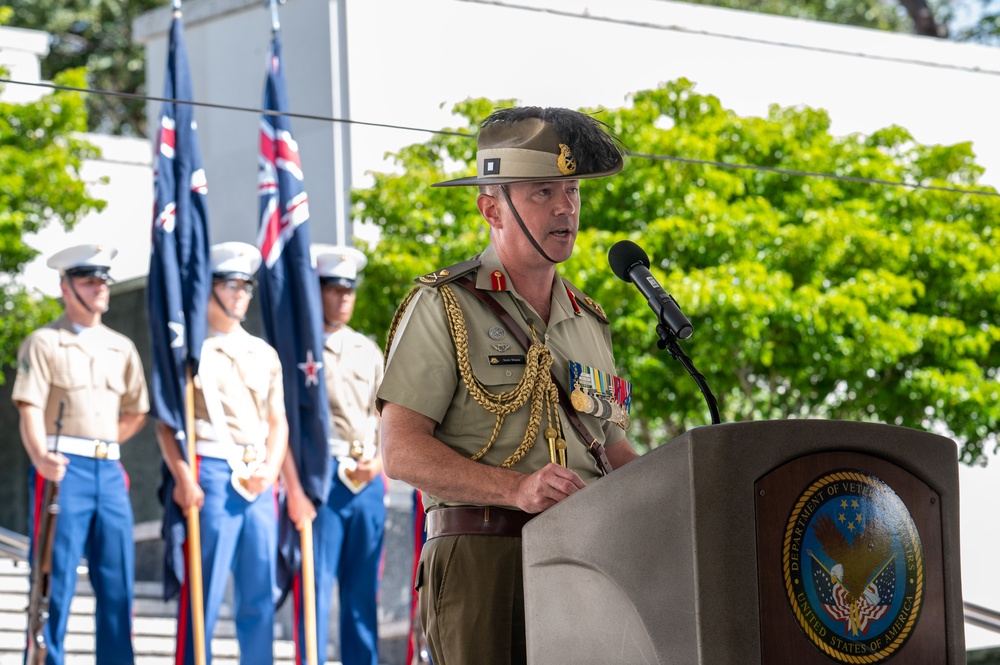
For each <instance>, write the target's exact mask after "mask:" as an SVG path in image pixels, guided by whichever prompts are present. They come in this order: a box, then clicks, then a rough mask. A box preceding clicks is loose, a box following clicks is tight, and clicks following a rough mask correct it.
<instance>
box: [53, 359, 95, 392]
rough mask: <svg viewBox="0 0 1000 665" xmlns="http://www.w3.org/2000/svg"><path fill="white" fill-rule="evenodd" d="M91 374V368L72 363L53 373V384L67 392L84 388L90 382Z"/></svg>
mask: <svg viewBox="0 0 1000 665" xmlns="http://www.w3.org/2000/svg"><path fill="white" fill-rule="evenodd" d="M89 374H90V372H89V368H83V367H75V366H72V365H71V366H70V367H65V368H62V369H60V370H59V371H57V372H55V373H54V374H53V375H52V385H53V386H54V387H56V388H59V389H61V390H63V391H65V392H71V391H73V390H82V389H84V388H86V387H88V386H89V384H90V376H89Z"/></svg>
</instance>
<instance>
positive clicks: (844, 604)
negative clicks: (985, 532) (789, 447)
mask: <svg viewBox="0 0 1000 665" xmlns="http://www.w3.org/2000/svg"><path fill="white" fill-rule="evenodd" d="M782 567H783V570H784V582H785V591H786V593H787V595H788V602H789V603H790V604H791V609H792V613H793V614H794V615H795V620H796V622H797V623H798V626H799V628H800V629H801V630H802V632H803V633H805V635H806V637H807V638H808V639H809V641H810V642H811V643H812V644H813V646H815V647H816V648H817V649H819V650H820V651H821V652H823V653H824V654H826V655H827V656H828V657H829V658H831V659H833V660H836V661H839V662H842V663H878V662H881V661H883V660H886V659H887V658H889V657H890V656H892V655H893V654H895V653H896V652H897V651H899V649H900V648H902V646H903V644H904V643H905V642H906V640H907V639H909V637H910V635H912V633H913V629H914V626H915V625H916V622H917V618H918V617H919V615H920V606H921V601H922V600H923V596H924V556H923V549H922V548H921V545H920V536H919V535H918V533H917V529H916V526H915V525H914V523H913V519H912V518H911V517H910V513H909V511H908V510H907V509H906V506H905V505H904V504H903V502H902V500H900V498H899V497H898V496H897V495H896V493H895V492H893V491H892V488H890V487H889V486H888V485H887V484H885V483H884V482H882V481H881V480H879V479H878V478H876V477H875V476H872V475H869V474H867V473H864V472H861V471H853V470H842V471H834V472H831V473H828V474H825V475H823V476H822V477H820V478H819V479H817V480H816V481H815V482H813V483H812V484H811V485H810V486H809V488H808V489H806V490H805V491H804V492H802V494H801V495H800V496H799V498H798V499H797V500H796V502H795V507H794V508H793V510H792V512H791V514H790V515H789V517H788V523H787V525H786V527H785V537H784V542H783V548H782Z"/></svg>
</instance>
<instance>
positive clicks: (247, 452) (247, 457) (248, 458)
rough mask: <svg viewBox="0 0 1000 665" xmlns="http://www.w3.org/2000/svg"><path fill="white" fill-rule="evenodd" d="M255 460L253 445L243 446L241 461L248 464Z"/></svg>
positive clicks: (255, 450)
mask: <svg viewBox="0 0 1000 665" xmlns="http://www.w3.org/2000/svg"><path fill="white" fill-rule="evenodd" d="M256 460H257V449H256V448H254V447H253V446H245V447H244V448H243V463H244V464H250V463H251V462H255V461H256Z"/></svg>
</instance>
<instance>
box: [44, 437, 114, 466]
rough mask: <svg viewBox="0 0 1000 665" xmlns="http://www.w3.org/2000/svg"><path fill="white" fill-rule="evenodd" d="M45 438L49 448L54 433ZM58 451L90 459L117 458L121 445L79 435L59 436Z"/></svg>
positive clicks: (53, 438) (52, 444)
mask: <svg viewBox="0 0 1000 665" xmlns="http://www.w3.org/2000/svg"><path fill="white" fill-rule="evenodd" d="M45 439H46V441H47V442H48V444H49V448H50V449H51V448H52V447H53V446H54V445H55V441H56V437H55V435H52V434H50V435H49V436H47V437H45ZM59 452H61V453H66V454H69V455H79V456H80V457H90V458H91V459H109V460H118V459H121V457H122V454H121V446H119V445H118V444H117V443H109V442H107V441H101V440H100V439H84V438H82V437H79V436H60V437H59Z"/></svg>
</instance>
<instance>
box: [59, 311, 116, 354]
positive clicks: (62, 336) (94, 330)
mask: <svg viewBox="0 0 1000 665" xmlns="http://www.w3.org/2000/svg"><path fill="white" fill-rule="evenodd" d="M52 326H53V327H54V328H55V329H56V330H58V331H59V343H60V344H61V345H63V346H80V347H82V346H83V338H81V332H78V331H77V329H76V326H75V325H74V324H73V322H72V321H70V318H69V316H67V315H66V314H63V315H62V316H60V317H59V318H58V319H56V320H55V322H53V324H52ZM103 330H104V326H103V324H100V323H98V324H97V325H96V326H93V327H90V328H87V329H85V330H83V331H82V332H83V333H84V334H86V335H87V338H92V337H96V336H97V335H100V334H101V332H102V331H103Z"/></svg>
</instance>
